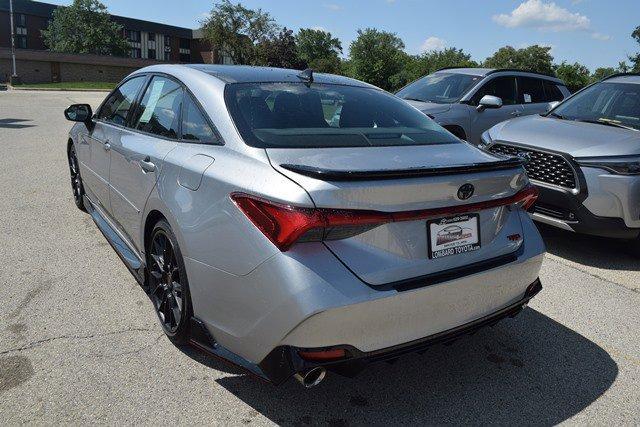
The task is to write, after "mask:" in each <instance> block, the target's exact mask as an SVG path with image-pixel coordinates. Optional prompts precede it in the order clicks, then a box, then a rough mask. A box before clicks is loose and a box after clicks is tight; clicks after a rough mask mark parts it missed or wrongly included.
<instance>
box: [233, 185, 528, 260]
mask: <svg viewBox="0 0 640 427" xmlns="http://www.w3.org/2000/svg"><path fill="white" fill-rule="evenodd" d="M537 198H538V190H537V189H536V188H535V187H533V186H527V187H525V188H523V189H522V190H520V191H519V192H517V193H516V194H514V195H513V196H510V197H505V198H502V199H495V200H488V201H485V202H478V203H470V204H466V205H458V206H450V207H444V208H435V209H424V210H418V211H407V212H376V211H366V210H357V209H353V210H349V209H314V208H300V207H295V206H288V205H283V204H279V203H275V202H271V201H268V200H264V199H261V198H259V197H255V196H250V195H248V194H244V193H233V194H231V199H232V200H233V201H234V202H235V204H236V205H237V206H238V207H239V208H240V210H241V211H242V212H244V214H245V215H246V216H247V217H248V218H249V219H250V220H251V222H252V223H253V224H254V225H255V226H256V227H258V229H259V230H260V231H262V232H263V233H264V235H265V236H267V237H268V238H269V240H271V242H273V244H275V245H276V246H277V247H278V248H279V249H280V250H281V251H286V250H288V249H289V248H290V247H291V245H293V244H294V243H295V242H312V241H315V242H318V241H323V240H339V239H346V238H349V237H353V236H355V235H358V234H361V233H364V232H365V231H367V230H370V229H372V228H375V227H377V226H379V225H382V224H386V223H389V222H400V221H416V220H420V219H427V218H434V217H438V216H448V215H457V214H462V213H467V212H478V211H481V210H484V209H491V208H495V207H499V206H507V205H512V204H517V205H520V206H522V207H523V208H524V209H527V210H528V209H530V208H531V207H532V206H533V204H534V203H535V201H536V199H537Z"/></svg>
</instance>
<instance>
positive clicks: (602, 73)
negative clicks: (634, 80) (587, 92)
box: [591, 67, 618, 83]
mask: <svg viewBox="0 0 640 427" xmlns="http://www.w3.org/2000/svg"><path fill="white" fill-rule="evenodd" d="M617 72H618V70H616V69H615V68H613V67H600V68H596V70H595V71H594V72H593V74H592V75H591V83H593V82H597V81H599V80H602V79H604V78H605V77H608V76H610V75H612V74H615V73H617Z"/></svg>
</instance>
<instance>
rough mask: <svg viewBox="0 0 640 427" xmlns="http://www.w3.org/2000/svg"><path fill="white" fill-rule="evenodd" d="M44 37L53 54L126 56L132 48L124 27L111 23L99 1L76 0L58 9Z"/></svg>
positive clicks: (44, 31)
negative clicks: (126, 37)
mask: <svg viewBox="0 0 640 427" xmlns="http://www.w3.org/2000/svg"><path fill="white" fill-rule="evenodd" d="M42 36H43V37H44V42H45V45H46V46H47V47H48V48H49V49H50V50H52V51H54V52H66V53H93V54H96V55H118V56H125V55H127V54H128V53H129V50H130V49H131V47H130V46H129V43H128V42H127V40H126V39H125V37H124V31H123V28H122V26H121V25H119V24H117V23H115V22H112V21H111V17H110V15H109V13H108V11H107V7H106V6H105V5H103V4H102V3H100V2H99V1H98V0H73V4H71V5H70V6H67V7H59V8H56V9H55V10H54V11H53V17H52V19H51V22H50V23H49V25H48V26H47V28H46V29H45V30H43V31H42Z"/></svg>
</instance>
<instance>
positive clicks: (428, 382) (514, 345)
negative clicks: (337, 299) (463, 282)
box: [213, 308, 618, 425]
mask: <svg viewBox="0 0 640 427" xmlns="http://www.w3.org/2000/svg"><path fill="white" fill-rule="evenodd" d="M220 363H221V362H220ZM218 365H219V364H218V363H217V362H216V363H215V364H214V366H213V367H214V368H218ZM223 370H225V371H228V370H227V369H223ZM617 374H618V367H617V365H616V363H615V362H614V361H613V360H612V359H611V357H610V356H609V354H608V353H607V352H606V351H604V350H603V349H602V348H600V347H598V346H597V345H596V344H594V343H593V342H591V341H589V340H588V339H586V338H584V337H583V336H581V335H580V334H577V333H576V332H574V331H572V330H570V329H568V328H566V327H564V326H563V325H561V324H559V323H557V322H555V321H554V320H552V319H550V318H548V317H547V316H545V315H543V314H541V313H539V312H537V311H535V310H533V309H530V308H529V309H526V310H525V311H523V312H522V314H521V315H519V316H518V317H516V318H515V319H509V320H505V321H503V322H501V323H499V324H498V325H497V326H496V327H495V328H493V329H491V328H489V329H485V330H482V331H480V332H478V333H477V334H476V335H474V336H471V337H465V338H463V339H461V340H459V341H457V342H456V343H454V344H453V345H451V346H449V347H446V346H436V347H433V348H432V349H431V350H429V351H427V352H426V353H425V354H424V355H422V356H419V355H409V356H406V357H404V358H402V359H400V360H399V361H398V362H397V363H395V364H393V365H389V364H386V363H379V364H374V365H371V366H370V367H369V369H368V370H366V371H364V372H363V373H362V374H361V375H360V376H358V377H356V378H354V379H347V378H342V377H340V376H338V375H335V374H331V373H329V374H328V375H327V379H326V380H325V381H324V382H323V383H321V384H320V385H319V386H318V387H316V388H313V389H309V390H305V389H303V388H302V386H301V385H299V384H298V383H297V382H295V381H294V380H290V381H289V382H287V383H286V384H283V385H281V386H280V387H275V386H272V385H269V384H264V383H262V382H260V381H258V380H256V379H253V378H251V377H249V376H246V375H239V376H229V377H225V378H221V379H218V380H217V382H218V383H219V384H220V385H222V386H223V387H225V388H226V389H227V390H229V391H230V392H231V393H233V394H234V395H236V396H237V397H238V398H240V399H242V400H243V401H244V402H246V403H247V404H248V405H250V406H251V407H252V408H254V409H255V411H257V412H259V413H261V414H263V415H264V416H266V417H267V418H269V419H270V420H271V421H273V422H275V423H278V424H332V425H348V424H365V423H367V424H382V423H394V424H395V423H411V424H418V423H420V424H422V423H429V424H442V423H456V424H460V423H464V424H485V423H491V424H511V425H513V424H519V423H524V424H544V425H551V424H557V423H559V422H562V421H564V420H567V419H568V418H570V417H572V416H573V415H576V414H577V413H579V412H580V411H581V410H583V409H584V408H585V407H587V406H589V405H590V404H591V403H593V402H594V401H595V400H596V399H598V397H599V396H601V395H602V394H603V393H604V392H605V391H606V390H607V389H608V388H609V387H610V386H611V384H612V383H613V381H614V380H615V378H616V376H617ZM243 421H246V422H250V420H243Z"/></svg>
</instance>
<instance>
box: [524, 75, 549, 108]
mask: <svg viewBox="0 0 640 427" xmlns="http://www.w3.org/2000/svg"><path fill="white" fill-rule="evenodd" d="M518 102H520V103H521V104H522V109H523V114H524V115H531V114H540V113H544V112H545V111H547V109H548V108H549V102H551V101H550V100H549V99H548V98H547V96H546V94H545V91H544V80H543V79H540V78H536V77H525V76H519V77H518Z"/></svg>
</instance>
